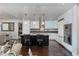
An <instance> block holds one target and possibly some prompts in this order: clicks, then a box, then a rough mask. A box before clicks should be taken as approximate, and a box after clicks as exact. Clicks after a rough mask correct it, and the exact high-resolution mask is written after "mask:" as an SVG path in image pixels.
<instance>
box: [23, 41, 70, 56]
mask: <svg viewBox="0 0 79 59" xmlns="http://www.w3.org/2000/svg"><path fill="white" fill-rule="evenodd" d="M28 50H29V49H28V48H26V47H22V49H21V55H23V56H28ZM31 50H32V54H33V56H71V53H69V52H68V51H67V50H66V49H64V48H63V47H62V46H61V45H59V44H58V43H57V42H56V41H49V46H48V47H39V48H37V47H33V48H31Z"/></svg>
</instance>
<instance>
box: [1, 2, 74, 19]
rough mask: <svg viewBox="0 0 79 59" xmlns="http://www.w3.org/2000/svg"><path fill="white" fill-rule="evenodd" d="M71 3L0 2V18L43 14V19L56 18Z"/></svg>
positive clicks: (31, 17)
mask: <svg viewBox="0 0 79 59" xmlns="http://www.w3.org/2000/svg"><path fill="white" fill-rule="evenodd" d="M73 5H74V4H72V3H65V4H62V3H37V4H36V3H35V4H34V3H29V4H28V3H2V4H0V19H20V20H22V19H30V20H33V19H35V18H34V17H35V16H42V15H43V14H45V19H48V20H50V19H52V20H56V18H57V17H58V16H60V15H61V14H63V13H64V12H66V11H67V10H68V9H70V8H72V7H73Z"/></svg>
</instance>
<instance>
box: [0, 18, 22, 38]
mask: <svg viewBox="0 0 79 59" xmlns="http://www.w3.org/2000/svg"><path fill="white" fill-rule="evenodd" d="M2 22H14V26H15V27H14V31H10V32H8V31H4V32H3V31H1V23H2ZM18 22H22V21H21V20H19V21H18V20H17V19H12V20H11V19H10V20H3V19H2V20H1V19H0V33H9V34H10V36H11V37H12V39H18Z"/></svg>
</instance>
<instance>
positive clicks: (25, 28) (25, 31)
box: [23, 20, 30, 34]
mask: <svg viewBox="0 0 79 59" xmlns="http://www.w3.org/2000/svg"><path fill="white" fill-rule="evenodd" d="M29 33H30V21H29V20H27V21H23V34H29Z"/></svg>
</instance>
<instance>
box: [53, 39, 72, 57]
mask: <svg viewBox="0 0 79 59" xmlns="http://www.w3.org/2000/svg"><path fill="white" fill-rule="evenodd" d="M54 41H56V40H54ZM56 42H57V41H56ZM57 43H58V44H59V45H60V46H62V47H63V48H64V49H65V50H66V51H68V52H69V53H70V54H71V56H73V55H72V52H71V51H69V50H68V49H67V48H65V47H64V46H63V45H62V44H60V43H59V42H57Z"/></svg>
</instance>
